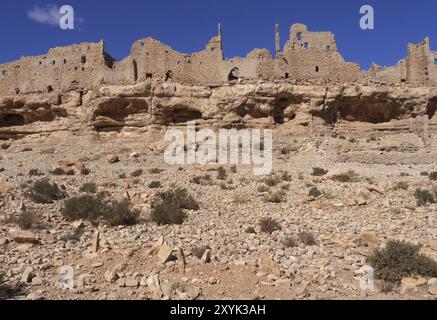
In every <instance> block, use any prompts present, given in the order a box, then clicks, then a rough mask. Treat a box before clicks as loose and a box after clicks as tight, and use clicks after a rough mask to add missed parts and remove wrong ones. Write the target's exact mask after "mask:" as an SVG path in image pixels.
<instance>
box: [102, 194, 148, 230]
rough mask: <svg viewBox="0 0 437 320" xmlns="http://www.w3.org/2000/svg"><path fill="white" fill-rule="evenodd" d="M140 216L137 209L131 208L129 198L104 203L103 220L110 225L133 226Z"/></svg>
mask: <svg viewBox="0 0 437 320" xmlns="http://www.w3.org/2000/svg"><path fill="white" fill-rule="evenodd" d="M139 218H140V212H139V210H136V209H132V206H131V203H130V201H129V200H127V199H124V200H121V201H112V202H110V203H109V204H108V205H106V208H105V211H104V214H103V220H105V221H106V222H107V223H108V224H109V225H110V226H113V227H115V226H133V225H135V224H137V223H138V221H139Z"/></svg>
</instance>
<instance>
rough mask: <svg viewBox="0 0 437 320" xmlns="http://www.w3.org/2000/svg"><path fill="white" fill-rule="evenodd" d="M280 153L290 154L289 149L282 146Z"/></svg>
mask: <svg viewBox="0 0 437 320" xmlns="http://www.w3.org/2000/svg"><path fill="white" fill-rule="evenodd" d="M280 153H281V154H282V155H287V154H290V149H289V148H282V149H281V152H280Z"/></svg>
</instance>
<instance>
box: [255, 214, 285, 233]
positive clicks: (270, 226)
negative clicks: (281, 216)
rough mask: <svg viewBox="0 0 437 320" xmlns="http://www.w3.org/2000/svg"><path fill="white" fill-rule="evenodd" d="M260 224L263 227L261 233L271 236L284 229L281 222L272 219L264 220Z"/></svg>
mask: <svg viewBox="0 0 437 320" xmlns="http://www.w3.org/2000/svg"><path fill="white" fill-rule="evenodd" d="M259 224H260V226H261V231H262V232H265V233H269V234H272V233H273V232H275V231H279V230H281V229H282V227H281V225H280V224H279V222H278V221H276V220H274V219H272V218H263V219H261V221H260V223H259Z"/></svg>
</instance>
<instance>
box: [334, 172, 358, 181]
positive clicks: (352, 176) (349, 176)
mask: <svg viewBox="0 0 437 320" xmlns="http://www.w3.org/2000/svg"><path fill="white" fill-rule="evenodd" d="M332 180H335V181H338V182H343V183H346V182H355V181H357V180H358V175H357V174H356V173H355V172H354V171H352V170H349V171H348V172H346V173H343V174H339V175H336V176H333V177H332Z"/></svg>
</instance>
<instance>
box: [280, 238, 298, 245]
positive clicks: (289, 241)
mask: <svg viewBox="0 0 437 320" xmlns="http://www.w3.org/2000/svg"><path fill="white" fill-rule="evenodd" d="M282 244H283V245H284V247H286V248H294V247H297V242H296V240H294V239H293V238H292V237H286V238H285V239H284V240H283V241H282Z"/></svg>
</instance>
